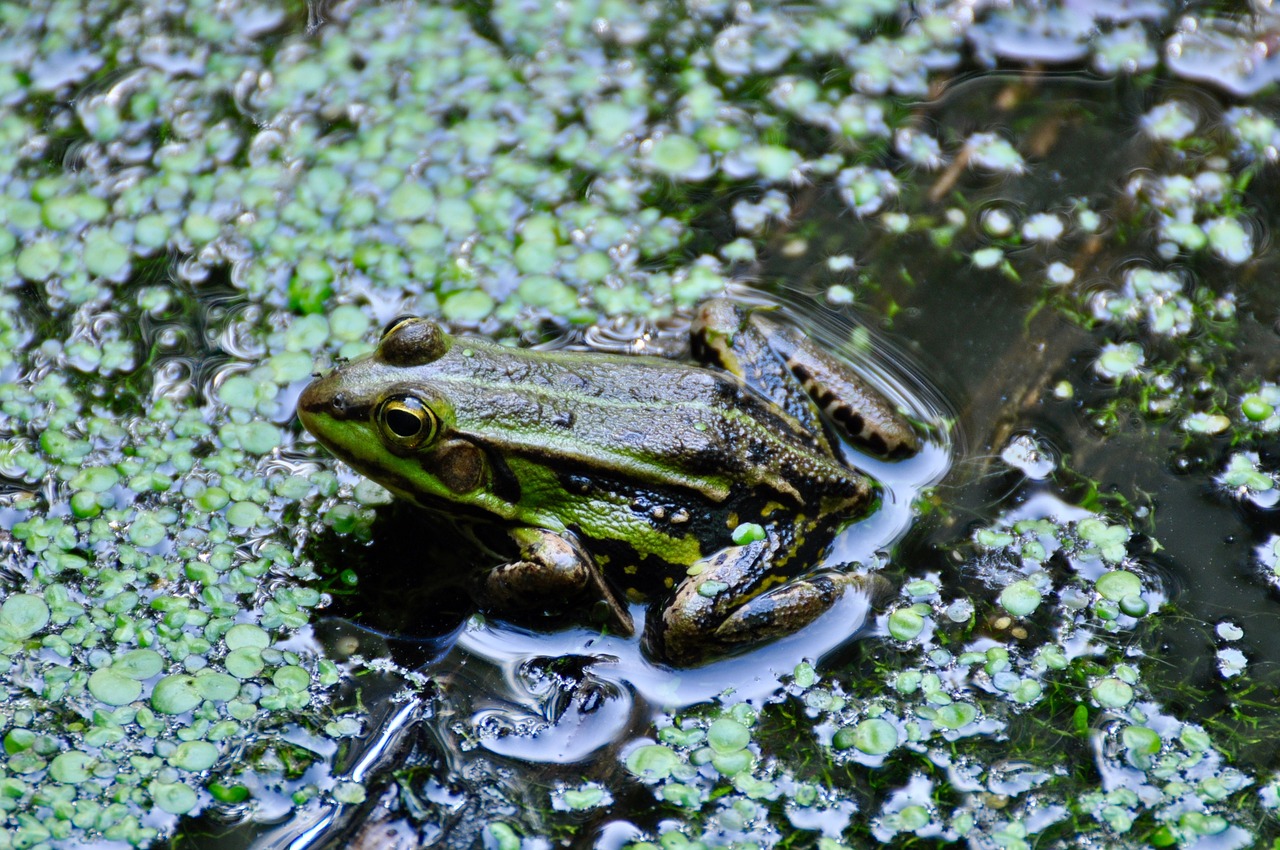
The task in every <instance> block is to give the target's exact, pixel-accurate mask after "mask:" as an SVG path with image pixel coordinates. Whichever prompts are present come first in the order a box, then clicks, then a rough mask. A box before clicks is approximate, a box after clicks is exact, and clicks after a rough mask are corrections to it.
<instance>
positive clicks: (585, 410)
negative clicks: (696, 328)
mask: <svg viewBox="0 0 1280 850" xmlns="http://www.w3.org/2000/svg"><path fill="white" fill-rule="evenodd" d="M430 368H431V370H432V376H431V381H432V382H433V383H434V382H440V383H443V384H449V385H451V386H450V388H449V390H448V391H447V392H446V393H445V394H446V395H447V396H448V397H449V399H450V401H451V404H452V406H453V411H454V416H455V427H456V428H457V429H458V431H459V432H460V433H461V434H464V435H467V436H469V437H470V438H472V439H474V440H475V441H476V442H477V443H480V444H482V445H486V446H487V447H489V448H490V449H491V450H492V451H494V452H496V453H498V454H500V455H502V456H517V457H518V456H524V457H530V458H533V459H537V460H539V461H540V462H544V463H546V464H548V465H551V466H552V467H553V468H555V469H556V470H557V471H559V472H561V473H562V474H564V475H567V476H575V475H578V476H581V477H583V478H590V477H594V478H598V479H599V478H609V477H615V478H617V479H618V480H623V481H635V482H637V483H639V484H640V485H642V486H662V487H679V486H683V487H686V488H690V489H693V490H696V491H698V492H699V493H701V494H702V496H703V497H704V498H705V499H706V500H707V501H709V502H714V503H721V504H722V503H725V502H726V501H732V500H735V499H738V498H757V497H759V496H760V495H761V491H764V492H767V494H768V497H769V498H770V499H771V500H773V501H776V502H779V503H781V504H784V505H787V506H790V507H794V508H801V507H804V506H805V502H806V499H805V498H804V497H803V496H802V495H801V494H816V495H817V497H818V498H821V499H825V498H826V497H828V496H830V497H832V498H834V499H836V500H838V501H845V500H849V501H850V502H851V503H853V504H852V507H854V508H856V507H859V506H861V504H862V503H863V502H865V501H866V500H868V499H869V498H871V495H872V493H871V490H872V488H871V487H870V485H869V482H867V480H866V479H865V478H864V477H863V476H861V475H860V474H858V473H857V472H855V471H853V470H851V469H849V468H848V467H847V466H845V465H844V464H842V463H841V462H839V461H838V460H837V459H836V458H834V457H832V456H831V455H830V454H828V453H826V452H825V451H823V450H822V449H821V447H820V445H819V442H818V441H817V440H816V439H815V437H814V435H813V434H812V433H810V432H809V431H807V430H805V429H804V428H802V427H801V426H800V425H799V424H798V423H797V422H796V421H795V420H794V419H793V418H791V417H790V416H789V415H788V414H787V413H786V412H785V411H783V410H782V409H780V408H779V407H777V406H776V405H773V404H771V403H770V402H769V401H767V400H766V399H764V398H762V397H761V396H759V395H757V394H756V393H755V392H754V391H753V390H751V389H750V388H749V387H747V386H746V385H745V383H743V382H742V381H741V380H740V379H738V378H736V377H734V376H733V375H730V374H728V373H725V372H719V371H715V370H711V369H705V368H702V367H698V366H691V365H688V364H685V363H677V362H673V361H669V360H663V359H659V358H656V357H645V356H626V355H605V354H599V355H583V354H580V353H576V352H573V353H560V352H536V351H535V352H530V351H526V350H520V349H507V348H504V347H501V346H497V345H494V344H493V343H489V342H486V341H481V340H475V341H473V340H465V339H459V340H456V341H455V345H454V346H453V348H452V350H451V351H450V352H449V353H448V354H446V355H445V356H444V357H441V358H440V359H439V360H437V361H436V362H435V363H433V364H431V367H430ZM748 491H749V492H748Z"/></svg>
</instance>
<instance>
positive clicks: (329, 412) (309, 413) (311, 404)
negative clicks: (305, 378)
mask: <svg viewBox="0 0 1280 850" xmlns="http://www.w3.org/2000/svg"><path fill="white" fill-rule="evenodd" d="M336 384H337V381H335V380H334V373H333V372H330V373H329V374H328V375H325V376H323V377H320V378H316V379H315V380H314V381H312V382H311V383H309V384H307V386H306V388H305V389H303V391H302V394H301V395H300V396H298V418H299V419H300V420H302V425H303V427H304V428H306V429H307V430H308V431H311V432H312V433H315V429H314V428H313V427H312V425H313V424H314V423H315V422H316V421H317V420H318V418H319V417H328V418H330V419H338V420H342V419H350V418H351V417H352V412H353V404H352V401H351V396H350V394H349V393H347V392H346V391H344V390H343V389H341V388H340V387H339V386H336Z"/></svg>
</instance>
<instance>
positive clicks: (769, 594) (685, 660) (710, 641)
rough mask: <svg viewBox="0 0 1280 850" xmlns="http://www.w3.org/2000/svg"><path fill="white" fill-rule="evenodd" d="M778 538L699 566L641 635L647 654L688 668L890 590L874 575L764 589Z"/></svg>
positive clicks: (834, 576)
mask: <svg viewBox="0 0 1280 850" xmlns="http://www.w3.org/2000/svg"><path fill="white" fill-rule="evenodd" d="M778 549H779V544H778V540H777V537H776V536H774V535H770V539H767V540H757V541H755V542H753V543H748V544H746V545H745V546H732V547H729V548H727V549H724V550H722V551H720V552H717V553H716V554H715V555H712V556H711V557H709V558H705V559H703V560H702V561H699V562H698V563H697V564H695V565H694V566H693V567H691V568H690V570H689V572H690V575H688V576H686V578H685V579H684V580H683V581H682V582H681V583H680V584H679V585H678V586H677V588H676V591H675V594H674V596H673V597H672V598H671V601H670V602H669V603H668V604H667V605H666V607H664V608H663V610H662V611H661V612H659V613H658V614H657V615H652V616H650V618H649V621H648V623H647V625H646V627H645V645H646V648H647V650H648V651H649V653H650V654H652V655H655V656H657V657H660V658H662V659H664V660H666V661H668V662H670V663H672V664H678V665H688V664H693V663H697V662H698V661H702V660H705V659H707V658H709V657H713V656H715V655H720V654H723V653H725V652H728V651H731V650H734V649H740V648H743V647H746V646H749V645H751V644H754V643H759V642H761V641H765V640H770V639H772V638H776V637H780V636H782V635H787V634H791V633H792V632H796V631H799V630H800V629H802V628H804V627H805V626H807V625H809V624H810V623H812V622H813V621H814V620H816V619H817V618H818V617H820V616H821V615H822V614H824V613H826V612H827V611H828V610H830V609H831V608H832V606H834V605H835V604H836V603H837V602H838V601H839V600H840V599H841V598H842V597H843V596H844V594H845V593H846V592H848V591H850V590H857V591H860V592H864V593H872V592H875V591H877V590H879V589H880V588H881V587H882V586H887V584H888V582H887V580H885V579H884V578H882V577H880V576H875V575H871V576H868V575H850V574H846V573H841V572H836V571H830V572H823V573H818V574H815V575H812V576H804V577H800V578H792V579H788V580H784V581H782V583H780V584H777V585H776V586H773V587H768V584H769V582H770V580H771V579H774V578H777V575H776V573H771V571H770V565H771V562H772V559H773V557H774V555H775V554H776V553H777V551H778Z"/></svg>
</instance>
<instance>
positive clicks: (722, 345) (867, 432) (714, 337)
mask: <svg viewBox="0 0 1280 850" xmlns="http://www.w3.org/2000/svg"><path fill="white" fill-rule="evenodd" d="M692 341H693V347H694V354H695V355H696V356H697V357H698V358H699V359H700V360H703V361H704V362H708V363H714V364H716V365H718V366H720V367H721V368H722V369H725V370H726V371H728V372H732V373H733V374H735V375H737V376H738V377H740V378H742V379H743V380H744V381H746V383H747V385H748V386H750V387H751V388H752V389H754V390H755V391H756V392H758V393H760V394H762V395H764V396H765V397H767V398H769V399H771V400H772V401H773V402H774V403H775V404H777V405H778V406H780V407H782V408H783V409H784V410H786V411H787V412H788V413H789V414H791V415H792V416H793V417H795V419H796V421H797V422H799V423H800V425H801V426H802V427H804V428H805V429H807V430H808V431H810V432H812V433H813V434H815V435H818V437H819V438H820V439H821V435H822V432H823V428H822V425H821V423H820V422H818V421H817V416H816V411H817V409H821V410H822V412H823V413H825V414H826V415H827V416H828V417H829V418H830V419H831V421H832V422H833V423H835V425H836V427H838V428H839V429H840V431H841V432H842V433H843V435H844V436H845V437H847V438H848V439H849V440H851V441H852V442H853V443H854V444H855V445H858V446H861V447H862V448H864V449H867V450H868V451H870V452H872V453H873V454H877V455H881V456H883V457H888V458H899V457H906V456H908V455H913V454H915V453H916V452H918V451H919V450H920V437H919V436H918V435H917V434H916V431H915V428H913V427H912V425H911V423H910V422H908V421H907V420H906V418H905V417H904V416H902V415H901V414H900V413H898V411H897V410H896V409H895V408H894V406H893V404H892V403H891V402H890V401H889V400H888V399H887V398H885V397H884V395H883V394H882V393H881V392H880V391H879V390H877V389H876V388H875V387H873V386H871V384H869V383H867V381H865V380H864V379H863V378H862V377H861V376H860V375H858V374H857V373H856V372H854V371H853V370H852V369H850V368H849V366H848V365H847V364H845V363H844V362H843V361H841V360H840V359H839V358H836V357H833V356H832V355H831V354H829V353H827V352H826V351H824V350H823V349H822V348H820V347H819V346H817V345H815V344H814V343H813V342H812V341H811V340H810V339H809V338H808V337H807V336H805V335H804V334H803V333H801V332H800V331H799V330H797V329H796V328H793V327H790V326H788V325H784V324H781V323H779V322H775V321H773V320H772V319H770V318H768V317H767V316H766V315H764V313H763V311H760V310H757V311H748V310H745V309H743V308H742V307H740V306H738V305H737V304H735V303H733V302H732V301H729V300H727V299H723V298H719V299H713V300H711V301H708V302H706V303H705V304H703V305H702V307H701V308H699V310H698V315H697V317H696V318H695V319H694V324H693V329H692ZM797 384H798V388H797ZM828 451H829V448H828Z"/></svg>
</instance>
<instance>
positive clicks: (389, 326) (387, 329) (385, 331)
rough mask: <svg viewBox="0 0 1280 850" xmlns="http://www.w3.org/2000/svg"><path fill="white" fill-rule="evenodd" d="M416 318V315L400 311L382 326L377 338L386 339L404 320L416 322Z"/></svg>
mask: <svg viewBox="0 0 1280 850" xmlns="http://www.w3.org/2000/svg"><path fill="white" fill-rule="evenodd" d="M417 320H418V317H417V316H413V315H410V314H408V313H401V314H400V315H399V316H396V317H395V318H394V319H392V320H391V321H389V322H387V323H386V324H385V325H384V326H383V328H382V333H380V334H378V339H386V337H387V336H388V335H389V334H390V333H391V332H392V331H394V330H395V329H396V328H398V327H400V326H401V325H403V324H404V323H405V322H416V321H417Z"/></svg>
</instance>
